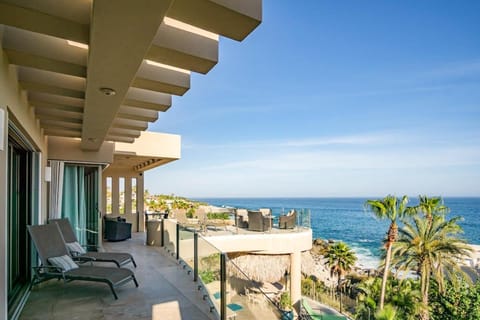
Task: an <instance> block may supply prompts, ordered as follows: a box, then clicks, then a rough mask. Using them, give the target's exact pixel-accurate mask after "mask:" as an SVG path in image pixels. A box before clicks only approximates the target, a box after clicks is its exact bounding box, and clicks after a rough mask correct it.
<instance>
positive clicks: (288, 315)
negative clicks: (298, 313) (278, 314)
mask: <svg viewBox="0 0 480 320" xmlns="http://www.w3.org/2000/svg"><path fill="white" fill-rule="evenodd" d="M281 319H282V320H293V311H292V310H289V311H286V310H282V318H281Z"/></svg>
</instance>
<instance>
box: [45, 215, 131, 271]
mask: <svg viewBox="0 0 480 320" xmlns="http://www.w3.org/2000/svg"><path fill="white" fill-rule="evenodd" d="M49 223H54V224H57V225H58V227H59V228H60V232H61V233H62V236H63V239H64V240H65V243H66V244H67V248H68V249H69V251H70V253H71V255H72V257H73V260H78V261H81V260H85V258H87V259H90V260H94V261H98V262H113V263H115V264H116V265H117V266H118V267H121V266H123V265H126V264H128V263H130V262H131V263H132V264H133V265H134V266H135V268H136V267H137V264H136V263H135V260H134V259H133V257H132V255H131V254H130V253H126V252H95V251H89V252H87V251H85V249H84V248H83V247H82V246H81V245H80V244H79V243H78V240H77V236H76V235H75V232H74V231H73V228H72V225H71V224H70V221H69V220H68V218H63V219H50V220H49Z"/></svg>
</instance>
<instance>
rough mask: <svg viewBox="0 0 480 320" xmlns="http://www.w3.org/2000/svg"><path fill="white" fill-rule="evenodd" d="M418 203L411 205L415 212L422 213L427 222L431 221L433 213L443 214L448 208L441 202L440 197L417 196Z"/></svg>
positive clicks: (448, 210)
mask: <svg viewBox="0 0 480 320" xmlns="http://www.w3.org/2000/svg"><path fill="white" fill-rule="evenodd" d="M418 200H419V204H418V205H417V206H415V207H413V210H414V211H415V212H416V213H423V214H424V215H425V217H426V218H427V220H428V221H429V223H432V218H433V216H434V215H445V214H447V213H449V212H450V209H449V208H448V207H447V206H445V205H444V204H443V200H442V198H441V197H431V198H429V197H427V196H418Z"/></svg>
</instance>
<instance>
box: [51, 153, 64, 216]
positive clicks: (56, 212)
mask: <svg viewBox="0 0 480 320" xmlns="http://www.w3.org/2000/svg"><path fill="white" fill-rule="evenodd" d="M64 166H65V163H64V162H63V161H56V160H50V167H51V168H52V180H51V181H50V197H49V198H50V201H49V206H48V207H49V208H48V217H49V218H50V219H59V218H61V215H62V193H63V170H64Z"/></svg>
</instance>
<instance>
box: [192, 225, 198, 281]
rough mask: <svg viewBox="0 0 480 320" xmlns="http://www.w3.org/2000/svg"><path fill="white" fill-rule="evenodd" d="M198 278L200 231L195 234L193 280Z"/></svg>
mask: <svg viewBox="0 0 480 320" xmlns="http://www.w3.org/2000/svg"><path fill="white" fill-rule="evenodd" d="M197 280H198V233H196V232H195V233H194V234H193V281H195V282H196V281H197Z"/></svg>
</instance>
